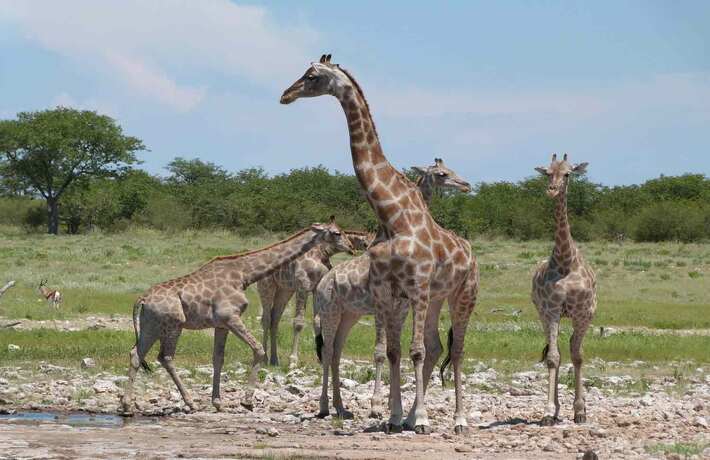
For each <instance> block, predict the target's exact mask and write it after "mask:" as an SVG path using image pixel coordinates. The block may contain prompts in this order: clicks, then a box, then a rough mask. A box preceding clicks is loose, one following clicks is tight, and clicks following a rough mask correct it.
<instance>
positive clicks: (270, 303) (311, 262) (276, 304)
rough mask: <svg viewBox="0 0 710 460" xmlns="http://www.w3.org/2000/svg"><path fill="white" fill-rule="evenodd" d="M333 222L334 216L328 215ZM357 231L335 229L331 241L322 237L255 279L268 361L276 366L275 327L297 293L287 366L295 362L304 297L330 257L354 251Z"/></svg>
mask: <svg viewBox="0 0 710 460" xmlns="http://www.w3.org/2000/svg"><path fill="white" fill-rule="evenodd" d="M330 221H331V223H332V224H334V222H335V218H334V217H333V216H331V218H330ZM358 236H359V232H358V233H356V234H354V235H353V237H352V239H351V237H350V235H348V233H347V232H343V231H338V233H336V238H335V239H334V240H333V241H328V240H324V241H321V242H320V243H319V244H317V245H316V246H315V247H314V248H312V249H311V250H309V251H308V252H306V253H305V254H303V255H302V256H301V257H299V258H298V259H295V260H293V261H291V262H290V263H288V264H284V265H282V266H281V267H279V268H278V269H277V270H275V271H274V272H273V273H272V274H271V275H269V276H267V277H265V278H262V279H261V280H259V281H258V282H257V283H256V286H257V289H258V291H259V298H260V300H261V325H262V327H263V332H264V335H263V339H262V346H263V347H264V351H266V349H267V342H268V341H269V339H271V355H270V356H271V359H270V364H271V365H273V366H278V364H279V355H278V350H277V348H278V344H277V341H278V331H279V322H280V321H281V315H282V314H283V312H284V309H285V308H286V305H287V304H288V301H289V300H290V299H291V297H292V296H293V294H294V292H295V293H296V313H295V314H294V317H293V347H292V348H291V355H290V357H289V368H294V367H296V366H297V365H298V343H299V337H300V334H301V331H302V330H303V326H304V316H305V311H306V301H307V300H308V294H309V293H310V292H313V291H314V290H315V288H316V286H317V285H318V281H320V279H321V278H322V277H323V275H325V274H326V273H327V272H328V270H330V269H331V268H333V266H332V265H331V263H330V258H331V257H332V256H333V255H335V254H337V253H339V252H347V253H349V254H351V255H354V254H355V251H354V248H353V245H352V243H351V241H352V240H353V239H356V240H357V239H358Z"/></svg>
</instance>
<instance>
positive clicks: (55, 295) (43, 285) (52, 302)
mask: <svg viewBox="0 0 710 460" xmlns="http://www.w3.org/2000/svg"><path fill="white" fill-rule="evenodd" d="M37 290H38V291H39V294H40V295H41V296H42V297H44V298H45V299H47V305H48V306H49V307H50V308H53V309H55V310H58V309H59V304H60V303H62V293H61V292H59V291H58V290H56V289H49V288H48V287H47V280H46V279H43V280H41V281H40V282H39V286H38V287H37Z"/></svg>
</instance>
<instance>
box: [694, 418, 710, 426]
mask: <svg viewBox="0 0 710 460" xmlns="http://www.w3.org/2000/svg"><path fill="white" fill-rule="evenodd" d="M693 425H695V426H699V427H701V428H705V429H707V428H708V421H707V420H706V419H705V417H701V416H698V417H695V418H694V419H693Z"/></svg>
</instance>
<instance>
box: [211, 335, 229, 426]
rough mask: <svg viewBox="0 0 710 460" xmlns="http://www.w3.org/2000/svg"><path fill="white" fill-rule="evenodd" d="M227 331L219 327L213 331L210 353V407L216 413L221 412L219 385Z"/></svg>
mask: <svg viewBox="0 0 710 460" xmlns="http://www.w3.org/2000/svg"><path fill="white" fill-rule="evenodd" d="M228 333H229V331H228V330H226V329H223V328H221V327H216V328H215V329H214V349H213V351H212V371H213V374H212V405H213V406H214V407H215V409H217V412H219V411H221V410H222V400H221V398H220V392H219V385H220V377H221V376H222V366H223V365H224V345H225V344H226V343H227V334H228Z"/></svg>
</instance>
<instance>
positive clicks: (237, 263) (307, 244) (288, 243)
mask: <svg viewBox="0 0 710 460" xmlns="http://www.w3.org/2000/svg"><path fill="white" fill-rule="evenodd" d="M318 235H319V234H318V233H316V232H314V231H313V230H311V229H306V230H302V231H301V232H299V233H297V234H296V235H293V236H291V237H290V238H287V239H285V240H283V241H279V242H278V243H275V244H272V245H271V246H268V247H266V248H264V249H261V250H257V251H252V252H248V253H245V254H241V255H240V254H236V255H234V256H225V257H217V258H216V259H214V260H213V261H212V262H210V263H222V264H225V265H229V266H231V267H232V268H233V269H234V270H235V271H237V272H239V275H240V277H241V279H242V285H243V287H244V288H246V287H247V286H249V285H250V284H252V283H255V282H257V281H259V280H260V279H262V278H264V277H266V276H268V275H270V274H271V273H273V272H274V271H275V270H276V269H277V268H279V267H280V266H282V265H284V264H287V263H289V262H291V261H293V260H295V259H297V258H298V257H301V256H302V255H303V254H305V253H306V252H308V251H309V250H310V249H311V248H313V247H314V246H315V245H316V244H317V242H318Z"/></svg>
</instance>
